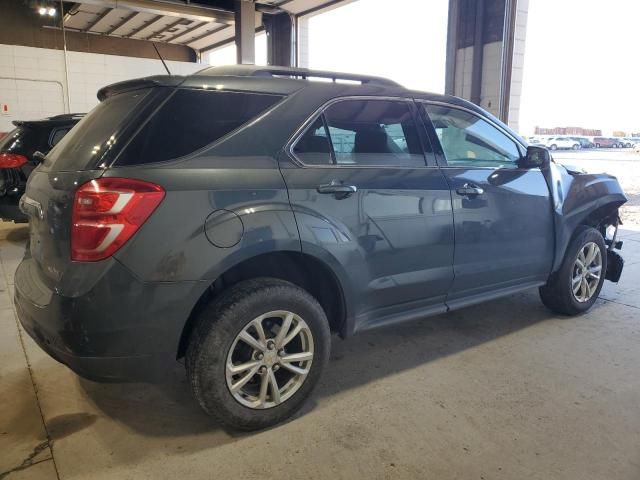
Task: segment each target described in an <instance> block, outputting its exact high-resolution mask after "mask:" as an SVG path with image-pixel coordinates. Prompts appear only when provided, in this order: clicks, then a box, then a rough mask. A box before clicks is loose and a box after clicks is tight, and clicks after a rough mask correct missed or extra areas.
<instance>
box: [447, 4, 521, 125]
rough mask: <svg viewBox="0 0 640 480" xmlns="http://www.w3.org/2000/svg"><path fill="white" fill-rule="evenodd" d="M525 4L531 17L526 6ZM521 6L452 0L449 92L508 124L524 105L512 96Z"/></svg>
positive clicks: (450, 11) (449, 32)
mask: <svg viewBox="0 0 640 480" xmlns="http://www.w3.org/2000/svg"><path fill="white" fill-rule="evenodd" d="M520 2H522V3H523V5H522V7H521V9H520V10H521V11H522V12H525V13H526V5H525V3H526V2H524V0H520ZM518 5H519V3H518V0H449V21H448V34H447V60H446V77H445V91H446V93H448V94H452V95H456V96H459V97H462V98H466V99H467V100H470V101H471V102H473V103H475V104H477V105H480V106H481V107H483V108H485V109H487V110H489V111H490V112H491V113H493V114H494V115H496V116H497V117H499V118H500V119H501V120H502V121H504V122H508V121H509V112H510V110H513V111H514V112H515V111H516V110H517V104H518V102H519V98H516V99H515V103H513V102H514V99H512V98H511V84H512V70H513V68H515V67H514V66H513V58H514V42H515V28H516V14H517V11H518V8H519V7H518ZM521 43H523V42H521ZM518 53H519V54H520V55H521V56H522V53H520V52H518ZM518 68H520V69H521V66H520V67H518ZM518 95H519V94H518ZM510 103H512V104H513V105H514V108H513V109H510V108H509V106H510ZM514 123H517V119H516V120H515V121H514Z"/></svg>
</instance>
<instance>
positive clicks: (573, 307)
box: [540, 226, 607, 315]
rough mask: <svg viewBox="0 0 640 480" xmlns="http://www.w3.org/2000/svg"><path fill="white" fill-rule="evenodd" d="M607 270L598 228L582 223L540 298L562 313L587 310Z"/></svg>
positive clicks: (567, 313)
mask: <svg viewBox="0 0 640 480" xmlns="http://www.w3.org/2000/svg"><path fill="white" fill-rule="evenodd" d="M606 271H607V249H606V246H605V243H604V238H602V235H601V234H600V232H598V230H596V229H595V228H591V227H586V226H582V227H580V229H579V230H578V231H577V232H576V235H575V236H574V238H573V240H572V241H571V243H570V244H569V246H568V247H567V251H566V252H565V257H564V260H563V261H562V265H561V266H560V268H559V269H558V271H557V272H556V273H554V274H553V275H552V276H551V278H550V279H549V281H548V282H547V284H546V285H545V286H543V287H540V298H541V299H542V303H544V304H545V305H546V306H547V307H548V308H549V309H551V310H553V311H554V312H557V313H562V314H564V315H578V314H580V313H583V312H586V311H587V310H589V309H590V308H591V306H592V305H593V304H594V303H595V301H596V299H597V298H598V295H599V294H600V290H601V289H602V284H603V283H604V277H605V274H606Z"/></svg>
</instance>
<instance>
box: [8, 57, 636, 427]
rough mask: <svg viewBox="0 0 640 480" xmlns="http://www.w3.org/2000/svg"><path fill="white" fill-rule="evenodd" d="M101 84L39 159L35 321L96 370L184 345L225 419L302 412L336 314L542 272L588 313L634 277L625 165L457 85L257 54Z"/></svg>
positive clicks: (76, 363)
mask: <svg viewBox="0 0 640 480" xmlns="http://www.w3.org/2000/svg"><path fill="white" fill-rule="evenodd" d="M308 77H319V78H321V77H325V78H328V79H333V80H334V81H330V82H326V81H322V82H321V81H311V80H307V78H308ZM341 80H348V82H343V81H341ZM356 82H357V84H356ZM99 99H100V100H101V103H100V104H99V105H98V106H97V107H96V108H95V109H94V110H93V111H92V112H91V113H89V114H88V115H87V116H86V117H85V118H84V119H83V120H82V121H81V122H80V123H79V124H78V125H77V127H76V128H74V130H73V131H72V132H71V133H70V134H69V135H68V136H67V137H65V138H64V139H63V140H62V141H61V142H60V144H59V145H58V147H57V148H56V149H54V150H53V151H52V152H51V153H50V154H49V155H48V156H47V157H46V160H45V161H44V162H43V163H42V164H41V165H40V166H39V167H38V168H37V169H36V170H35V171H34V172H33V174H32V175H31V177H30V178H29V184H28V187H27V192H26V194H25V196H24V197H23V201H22V202H21V205H22V208H23V209H24V211H25V212H28V214H29V217H30V219H31V224H30V247H29V248H28V250H27V251H26V253H25V257H24V259H23V261H22V263H21V264H20V266H19V267H18V269H17V271H16V276H15V305H16V309H17V312H18V315H19V318H20V321H21V322H22V325H23V326H24V328H25V330H26V331H27V332H29V334H30V335H31V336H32V337H33V338H34V339H35V340H36V342H37V343H38V344H39V345H40V346H41V347H42V348H43V349H44V350H46V351H47V352H48V353H49V354H50V355H51V356H52V357H54V358H56V359H57V360H59V361H61V362H63V363H65V364H66V365H68V366H69V367H70V368H71V369H73V370H74V371H76V372H78V374H80V375H82V376H85V377H88V378H93V379H97V380H116V379H117V380H121V379H131V378H134V379H153V378H154V377H162V376H163V375H164V372H166V368H167V366H168V365H170V364H173V362H175V361H176V359H179V358H182V357H184V359H185V364H186V370H187V375H188V377H189V380H190V384H191V386H192V389H193V393H194V395H195V397H196V398H197V399H198V401H199V403H200V405H201V406H202V407H203V408H204V410H205V411H207V412H208V413H209V414H211V415H213V416H215V417H216V418H217V419H218V420H219V421H220V422H222V423H224V424H226V425H230V426H233V427H235V428H240V429H256V428H262V427H265V426H267V425H272V424H274V423H276V422H279V421H282V420H284V419H286V418H288V417H289V416H291V415H292V414H293V413H294V412H295V411H296V410H298V409H299V408H300V407H301V405H302V404H303V402H304V400H305V399H306V398H307V397H308V396H309V395H310V393H311V391H312V389H313V387H314V386H315V385H316V383H317V381H318V379H319V377H320V374H321V371H322V369H323V367H324V366H325V364H326V363H327V360H328V358H329V348H330V334H331V332H336V333H338V334H339V335H341V336H342V337H348V336H350V335H352V334H354V333H356V332H361V331H364V330H367V329H370V328H374V327H381V326H385V325H390V324H394V323H396V322H402V321H407V320H412V319H419V318H423V317H425V316H428V315H434V314H440V313H444V312H448V311H450V310H455V309H459V308H462V307H466V306H469V305H473V304H475V303H478V302H483V301H488V300H492V299H495V298H498V297H501V296H504V295H510V294H512V293H514V292H518V291H520V290H524V289H528V288H534V287H535V288H539V289H540V294H541V296H542V300H543V302H544V303H545V304H546V305H547V306H548V307H549V308H551V309H552V310H553V311H555V312H559V313H562V314H568V315H575V314H579V313H582V312H585V311H586V310H588V309H589V308H590V307H591V306H592V305H593V303H594V302H595V300H596V298H597V297H598V294H599V292H600V289H601V287H602V283H603V282H604V280H605V278H608V279H610V280H613V281H617V280H618V278H619V276H620V273H621V270H622V258H621V257H620V256H619V254H618V253H617V252H616V251H615V248H614V247H620V246H621V245H620V243H619V242H616V241H615V239H614V238H606V234H607V229H608V228H609V227H611V228H609V230H617V224H618V207H620V205H622V204H623V203H624V202H625V201H626V198H625V195H624V194H623V192H622V189H621V188H620V185H619V184H618V182H617V181H616V180H615V178H614V177H611V176H609V175H606V174H600V175H587V174H582V173H579V172H572V171H569V170H567V169H566V168H564V167H562V166H560V165H557V164H555V163H553V162H552V161H551V159H550V156H549V152H548V151H547V150H546V149H545V148H542V147H534V146H530V147H527V145H526V143H525V142H524V140H522V139H521V138H520V137H519V136H518V135H517V134H515V133H514V132H512V131H511V130H510V129H509V128H508V127H507V126H505V125H504V124H503V123H501V122H500V121H499V120H497V119H496V118H494V117H493V116H492V115H490V114H489V113H487V112H485V111H484V110H482V109H480V108H478V107H477V106H475V105H473V104H471V103H469V102H466V101H464V100H461V99H458V98H455V97H449V96H442V95H433V94H427V93H421V92H415V91H409V90H407V89H405V88H403V87H401V86H399V85H398V84H396V83H394V82H392V81H390V80H385V79H380V78H373V77H361V76H355V75H340V74H335V73H327V72H314V71H307V70H299V69H284V68H279V69H276V70H273V69H271V70H270V69H269V68H267V67H254V66H243V67H240V66H237V67H218V68H208V69H205V70H203V71H201V72H199V73H197V74H195V75H191V76H188V77H175V76H161V77H151V78H147V79H140V80H135V81H129V82H124V83H119V84H115V85H112V86H110V87H106V88H104V89H102V90H101V91H100V92H99Z"/></svg>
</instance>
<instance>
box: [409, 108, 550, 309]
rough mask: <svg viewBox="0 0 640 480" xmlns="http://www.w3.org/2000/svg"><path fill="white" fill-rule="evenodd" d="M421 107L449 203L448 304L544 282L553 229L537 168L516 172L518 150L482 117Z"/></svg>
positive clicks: (546, 191) (457, 110)
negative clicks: (438, 151)
mask: <svg viewBox="0 0 640 480" xmlns="http://www.w3.org/2000/svg"><path fill="white" fill-rule="evenodd" d="M421 105H422V108H423V109H425V110H424V111H423V113H427V116H428V118H429V119H430V120H431V122H430V123H429V121H428V119H427V120H426V121H425V122H426V123H427V126H428V127H433V128H434V129H435V143H439V144H440V147H441V150H442V151H441V154H442V155H441V157H439V161H440V162H441V164H442V171H443V172H444V174H445V176H446V178H447V181H448V183H449V186H450V188H451V193H452V199H453V200H452V202H453V216H454V223H455V255H454V258H455V259H454V274H455V279H454V282H453V286H452V288H451V291H450V292H449V295H448V297H447V304H448V305H449V306H456V304H462V303H465V302H468V301H473V300H474V299H475V298H474V297H477V296H484V295H487V294H488V293H492V292H499V291H502V290H504V289H510V288H520V287H522V286H526V285H535V284H540V283H544V282H545V281H546V279H547V277H548V275H549V272H550V271H551V264H552V261H553V252H554V235H553V232H554V226H553V218H552V205H551V199H550V193H549V188H548V186H547V183H546V181H545V178H544V176H543V174H542V172H541V171H540V169H537V168H536V169H523V168H519V167H518V164H517V162H518V160H519V159H520V158H521V156H522V151H523V150H524V149H523V147H522V146H519V145H518V144H517V142H516V141H515V140H514V139H513V138H512V137H511V136H510V135H509V134H508V133H507V132H506V131H505V130H503V129H502V128H500V127H499V126H498V125H497V124H495V123H493V122H491V121H489V120H488V119H484V118H482V117H481V116H480V115H478V114H476V113H473V112H471V111H470V110H466V109H462V108H456V107H453V106H449V105H443V104H428V103H422V104H421ZM432 133H433V131H432Z"/></svg>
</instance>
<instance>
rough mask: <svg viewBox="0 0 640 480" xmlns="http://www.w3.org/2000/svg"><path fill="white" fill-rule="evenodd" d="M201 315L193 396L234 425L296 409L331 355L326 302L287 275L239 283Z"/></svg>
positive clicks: (250, 426) (192, 354) (260, 424)
mask: <svg viewBox="0 0 640 480" xmlns="http://www.w3.org/2000/svg"><path fill="white" fill-rule="evenodd" d="M197 320H198V324H197V325H196V327H195V330H194V332H193V334H192V337H191V340H190V342H189V346H188V348H187V354H186V367H187V375H188V377H189V380H190V382H191V386H192V389H193V393H194V396H195V397H196V399H197V400H198V402H199V403H200V405H201V406H202V408H203V409H204V410H205V411H206V412H207V413H208V414H210V415H211V416H213V417H215V418H216V419H217V420H218V421H219V422H220V423H222V424H224V425H226V426H229V427H232V428H235V429H240V430H256V429H261V428H266V427H268V426H271V425H274V424H276V423H279V422H281V421H283V420H285V419H287V418H289V417H290V416H292V415H293V414H294V413H295V412H296V411H297V410H298V409H299V408H300V407H302V405H303V403H304V401H305V400H306V399H307V397H309V395H310V394H311V392H312V390H313V388H314V387H315V385H316V384H317V382H318V379H319V378H320V375H321V373H322V370H323V368H324V365H325V364H326V362H327V359H328V358H329V349H330V342H331V338H330V332H329V323H328V321H327V317H326V315H325V313H324V310H323V309H322V307H321V306H320V304H319V303H318V302H317V300H316V299H315V298H314V297H312V296H311V295H310V294H309V293H308V292H306V291H305V290H303V289H302V288H300V287H297V286H295V285H293V284H291V283H289V282H285V281H282V280H277V279H274V278H258V279H252V280H247V281H244V282H241V283H238V284H236V285H234V286H232V287H231V288H230V289H229V290H227V291H225V292H223V293H222V294H221V296H220V297H219V298H217V299H215V300H214V301H213V302H212V303H211V304H209V305H208V306H206V307H205V308H204V309H203V311H202V312H201V313H200V315H199V318H198V319H197Z"/></svg>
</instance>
